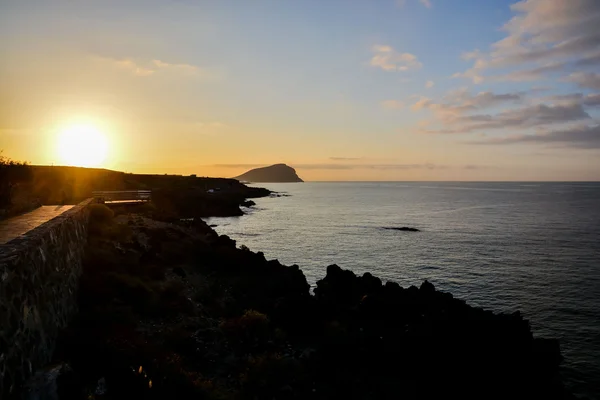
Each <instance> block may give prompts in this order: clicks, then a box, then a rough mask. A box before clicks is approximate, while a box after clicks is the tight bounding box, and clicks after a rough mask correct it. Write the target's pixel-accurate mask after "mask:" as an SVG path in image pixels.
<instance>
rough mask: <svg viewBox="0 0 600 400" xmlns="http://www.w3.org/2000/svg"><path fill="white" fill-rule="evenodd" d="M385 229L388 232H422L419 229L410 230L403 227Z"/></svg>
mask: <svg viewBox="0 0 600 400" xmlns="http://www.w3.org/2000/svg"><path fill="white" fill-rule="evenodd" d="M383 229H385V230H388V231H400V232H421V231H420V230H419V229H417V228H410V227H408V226H402V227H397V228H396V227H385V226H384V227H383Z"/></svg>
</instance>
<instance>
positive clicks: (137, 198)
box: [92, 190, 152, 203]
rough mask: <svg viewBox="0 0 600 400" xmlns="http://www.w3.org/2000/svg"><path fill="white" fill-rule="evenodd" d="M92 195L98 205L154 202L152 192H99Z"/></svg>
mask: <svg viewBox="0 0 600 400" xmlns="http://www.w3.org/2000/svg"><path fill="white" fill-rule="evenodd" d="M92 194H93V196H94V200H95V201H96V203H129V202H132V203H135V202H148V201H151V200H152V191H151V190H98V191H95V192H92Z"/></svg>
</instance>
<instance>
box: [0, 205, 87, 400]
mask: <svg viewBox="0 0 600 400" xmlns="http://www.w3.org/2000/svg"><path fill="white" fill-rule="evenodd" d="M90 201H91V200H87V201H85V202H83V203H81V204H79V205H77V206H76V207H73V208H71V209H70V210H68V211H66V212H65V213H63V214H61V215H60V216H58V217H56V218H54V219H52V220H50V221H48V222H46V223H45V224H43V225H40V226H39V227H37V228H35V229H33V230H32V231H29V232H28V233H26V234H24V235H23V236H20V237H19V238H17V239H14V240H12V241H10V242H8V243H6V244H4V245H0V398H6V397H9V396H10V394H11V392H12V393H13V394H14V389H15V388H16V387H17V386H18V385H19V384H20V383H21V382H23V381H24V380H25V379H27V378H28V377H29V376H31V374H32V373H33V372H34V371H35V369H36V368H38V367H41V366H43V365H44V364H45V363H47V362H49V361H50V360H51V357H52V352H53V350H54V345H55V340H56V337H57V334H58V331H59V330H60V329H61V328H64V327H65V326H66V325H67V323H68V321H69V319H70V318H71V317H72V316H73V315H74V314H75V312H76V311H77V310H76V309H77V305H76V299H75V294H76V291H77V285H78V281H79V276H80V274H81V268H82V266H81V264H82V256H83V251H84V246H85V243H86V241H87V223H88V211H87V205H88V204H89V202H90Z"/></svg>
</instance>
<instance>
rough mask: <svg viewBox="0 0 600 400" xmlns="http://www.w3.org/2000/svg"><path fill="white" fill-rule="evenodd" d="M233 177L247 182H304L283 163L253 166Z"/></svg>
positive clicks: (294, 171) (293, 170) (292, 169)
mask: <svg viewBox="0 0 600 400" xmlns="http://www.w3.org/2000/svg"><path fill="white" fill-rule="evenodd" d="M235 179H237V180H239V181H247V182H304V181H303V180H302V179H300V177H299V176H298V175H297V174H296V170H295V169H294V168H292V167H290V166H287V165H285V164H275V165H271V166H269V167H263V168H255V169H252V170H250V171H248V172H246V173H244V174H242V175H240V176H236V177H235Z"/></svg>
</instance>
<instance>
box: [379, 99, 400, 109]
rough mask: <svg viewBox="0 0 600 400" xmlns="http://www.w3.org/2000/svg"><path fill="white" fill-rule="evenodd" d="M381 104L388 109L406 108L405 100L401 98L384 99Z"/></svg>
mask: <svg viewBox="0 0 600 400" xmlns="http://www.w3.org/2000/svg"><path fill="white" fill-rule="evenodd" d="M381 106H382V107H383V108H385V109H386V110H401V109H403V108H404V102H403V101H399V100H384V101H382V102H381Z"/></svg>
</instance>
